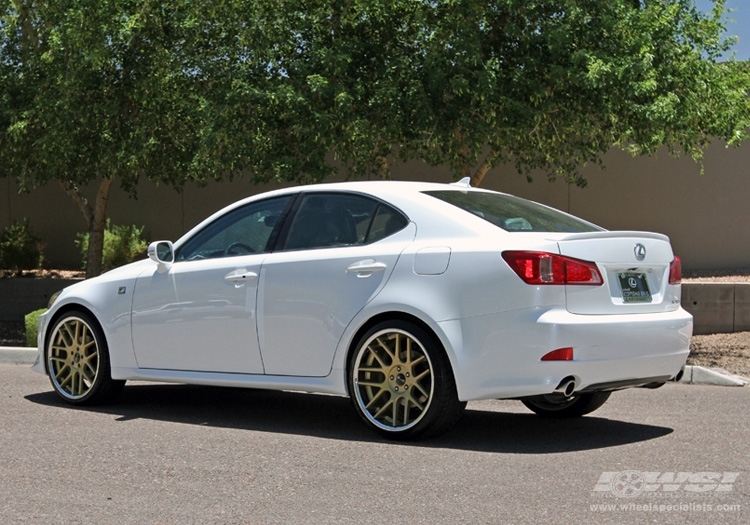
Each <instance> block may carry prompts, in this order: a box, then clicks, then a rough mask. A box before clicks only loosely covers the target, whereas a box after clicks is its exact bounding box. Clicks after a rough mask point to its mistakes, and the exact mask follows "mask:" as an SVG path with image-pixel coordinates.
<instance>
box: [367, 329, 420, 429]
mask: <svg viewBox="0 0 750 525" xmlns="http://www.w3.org/2000/svg"><path fill="white" fill-rule="evenodd" d="M355 366H356V367H357V368H356V370H355V371H354V374H355V385H356V395H357V399H358V403H359V406H360V407H361V408H362V410H363V413H364V414H365V416H366V417H367V418H368V419H370V420H371V421H372V422H373V423H374V424H376V425H377V426H378V427H380V428H383V429H389V430H400V429H406V428H410V427H411V426H412V425H414V424H416V423H417V422H419V420H420V419H421V418H422V417H423V416H424V414H425V412H426V410H427V408H428V406H429V402H430V399H431V396H432V388H433V387H432V366H431V364H430V360H429V357H428V356H427V353H426V351H425V349H424V347H423V346H422V344H421V343H420V342H419V341H418V340H416V339H415V338H414V337H412V336H411V335H410V334H408V333H406V332H402V331H401V330H386V331H383V332H380V333H377V334H375V335H374V336H373V337H372V338H371V339H370V340H368V341H367V342H366V343H365V344H364V345H363V347H362V349H361V351H360V355H359V357H358V359H357V361H356V365H355Z"/></svg>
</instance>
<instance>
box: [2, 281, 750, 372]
mask: <svg viewBox="0 0 750 525" xmlns="http://www.w3.org/2000/svg"><path fill="white" fill-rule="evenodd" d="M748 281H750V269H748V270H747V271H744V270H740V271H738V270H733V271H728V272H690V273H689V274H686V276H685V279H684V280H683V282H748ZM25 345H26V336H25V329H24V325H23V323H19V322H0V346H25ZM688 364H689V365H699V366H705V367H709V368H721V369H723V370H726V371H727V372H731V373H733V374H737V375H741V376H745V377H750V332H736V333H732V334H711V335H695V336H693V339H692V341H691V343H690V356H689V357H688Z"/></svg>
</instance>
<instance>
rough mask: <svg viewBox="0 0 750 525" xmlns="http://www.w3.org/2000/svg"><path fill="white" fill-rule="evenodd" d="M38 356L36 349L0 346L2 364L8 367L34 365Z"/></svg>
mask: <svg viewBox="0 0 750 525" xmlns="http://www.w3.org/2000/svg"><path fill="white" fill-rule="evenodd" d="M36 355H37V349H36V348H26V347H22V346H0V363H3V364H6V365H33V364H34V361H36Z"/></svg>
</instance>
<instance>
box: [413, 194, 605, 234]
mask: <svg viewBox="0 0 750 525" xmlns="http://www.w3.org/2000/svg"><path fill="white" fill-rule="evenodd" d="M425 193H426V194H427V195H431V196H432V197H435V198H437V199H440V200H442V201H445V202H447V203H449V204H452V205H454V206H457V207H458V208H461V209H462V210H465V211H468V212H469V213H472V214H474V215H476V216H477V217H481V218H482V219H485V220H486V221H489V222H491V223H492V224H494V225H495V226H498V227H500V228H502V229H503V230H506V231H509V232H524V231H526V232H570V233H575V232H591V231H602V230H603V229H602V228H600V227H599V226H596V225H594V224H591V223H590V222H586V221H584V220H582V219H578V218H577V217H573V216H572V215H568V214H567V213H563V212H561V211H558V210H555V209H552V208H548V207H546V206H542V205H541V204H537V203H535V202H531V201H528V200H526V199H521V198H520V197H514V196H512V195H505V194H502V193H490V192H482V191H452V190H440V191H427V192H425Z"/></svg>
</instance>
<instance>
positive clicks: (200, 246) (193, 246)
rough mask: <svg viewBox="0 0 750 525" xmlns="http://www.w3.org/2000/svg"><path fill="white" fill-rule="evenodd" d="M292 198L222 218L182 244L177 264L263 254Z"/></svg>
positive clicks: (245, 208) (252, 206)
mask: <svg viewBox="0 0 750 525" xmlns="http://www.w3.org/2000/svg"><path fill="white" fill-rule="evenodd" d="M290 199H291V197H277V198H274V199H269V200H264V201H261V202H254V203H251V204H248V205H246V206H243V207H241V208H238V209H236V210H232V211H230V212H228V213H227V214H226V215H224V216H222V217H219V218H218V219H217V220H215V221H214V222H212V223H211V224H209V225H208V226H207V227H206V228H204V229H203V230H201V231H200V232H198V233H197V234H196V235H195V236H194V237H193V238H192V239H190V240H189V241H188V242H186V243H185V244H184V245H182V246H181V247H180V249H179V251H178V253H177V257H176V260H177V261H192V260H198V259H213V258H217V257H232V256H237V255H247V254H250V253H263V252H265V251H268V250H269V249H270V246H269V245H270V241H271V236H272V233H273V232H274V230H275V228H276V226H277V224H278V222H279V219H280V218H281V216H282V214H283V212H284V209H285V208H286V206H287V204H288V203H289V201H290Z"/></svg>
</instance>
